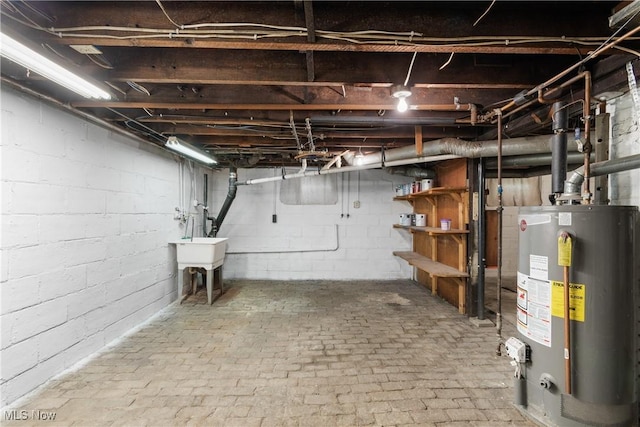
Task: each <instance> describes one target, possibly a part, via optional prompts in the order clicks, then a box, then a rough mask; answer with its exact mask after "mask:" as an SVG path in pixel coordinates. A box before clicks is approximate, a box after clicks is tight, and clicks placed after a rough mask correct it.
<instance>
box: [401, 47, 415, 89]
mask: <svg viewBox="0 0 640 427" xmlns="http://www.w3.org/2000/svg"><path fill="white" fill-rule="evenodd" d="M417 55H418V51H415V52H413V57H412V58H411V64H409V71H407V78H406V79H404V86H406V85H407V84H408V83H409V77H410V76H411V70H412V69H413V63H414V62H415V60H416V56H417Z"/></svg>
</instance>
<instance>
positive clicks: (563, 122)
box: [549, 101, 569, 203]
mask: <svg viewBox="0 0 640 427" xmlns="http://www.w3.org/2000/svg"><path fill="white" fill-rule="evenodd" d="M568 127H569V115H568V114H567V109H566V103H565V102H563V101H558V102H554V104H553V125H552V129H553V147H552V149H551V193H552V194H551V195H550V196H549V197H550V198H551V199H552V203H555V199H556V197H557V196H559V195H560V194H562V190H563V188H564V180H565V179H566V178H567V128H568Z"/></svg>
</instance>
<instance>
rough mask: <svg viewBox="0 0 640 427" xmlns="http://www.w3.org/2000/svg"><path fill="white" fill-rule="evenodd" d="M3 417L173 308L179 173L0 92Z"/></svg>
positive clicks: (141, 147)
mask: <svg viewBox="0 0 640 427" xmlns="http://www.w3.org/2000/svg"><path fill="white" fill-rule="evenodd" d="M1 95H2V104H1V107H2V115H1V118H2V141H1V146H0V156H1V165H2V193H1V196H2V229H1V233H0V236H1V253H0V257H1V280H0V299H1V301H2V302H1V315H0V322H1V326H0V328H1V333H2V335H1V350H2V351H1V359H2V360H1V362H0V367H1V380H0V381H1V393H0V394H1V396H2V401H1V402H0V406H3V405H5V404H7V403H9V402H11V401H13V400H15V399H16V398H18V397H20V396H22V395H24V394H25V393H27V392H29V391H31V390H33V389H34V388H35V387H37V386H38V385H40V384H42V383H43V382H45V381H46V380H47V379H49V378H51V377H52V376H54V375H55V374H57V373H59V372H61V371H63V370H64V369H66V368H68V367H70V366H72V365H73V364H75V363H76V362H77V361H79V360H80V359H82V358H84V357H85V356H87V355H89V354H91V353H93V352H95V351H97V350H99V349H100V348H102V347H103V346H104V345H106V344H108V343H109V342H110V341H112V340H114V339H116V338H118V337H120V336H121V335H122V334H123V333H125V332H126V331H127V330H129V329H130V328H132V327H134V326H136V325H138V324H139V323H141V322H142V321H144V320H145V319H147V318H148V317H150V316H151V315H153V314H154V313H156V312H157V311H158V310H159V309H161V308H162V307H164V306H166V305H167V304H168V303H170V302H171V301H172V300H174V299H175V298H176V295H177V293H176V284H175V259H174V258H173V257H175V250H173V251H172V249H171V248H170V247H169V246H168V244H167V242H168V240H169V238H170V237H172V236H178V235H179V234H180V233H181V230H180V228H179V226H178V222H177V221H175V220H173V211H174V208H175V206H176V203H177V201H178V196H177V194H178V166H177V162H176V161H175V160H174V158H173V156H171V155H168V154H166V153H164V152H162V151H161V150H158V149H155V148H153V147H150V146H149V145H148V144H144V143H139V142H136V141H134V140H132V139H129V138H125V137H123V136H121V135H119V134H114V133H112V132H110V131H108V130H106V129H104V128H102V127H98V126H96V125H94V124H91V123H88V122H86V121H84V120H82V119H80V118H78V117H76V116H74V115H71V114H70V113H67V112H64V111H62V110H59V109H57V108H53V107H51V106H49V105H47V104H45V103H42V102H39V101H36V100H34V99H33V98H30V97H27V96H25V95H22V94H18V93H16V92H13V91H11V90H8V89H6V88H4V87H3V88H2V92H1Z"/></svg>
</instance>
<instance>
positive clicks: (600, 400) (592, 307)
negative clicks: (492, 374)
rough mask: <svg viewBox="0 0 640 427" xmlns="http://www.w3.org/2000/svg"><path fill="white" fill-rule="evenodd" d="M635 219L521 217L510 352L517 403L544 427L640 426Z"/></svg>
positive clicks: (628, 210) (630, 210) (529, 212)
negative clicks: (514, 314)
mask: <svg viewBox="0 0 640 427" xmlns="http://www.w3.org/2000/svg"><path fill="white" fill-rule="evenodd" d="M639 219H640V218H639V215H638V208H637V207H636V206H600V205H557V206H543V207H524V208H521V209H520V211H519V216H518V223H519V229H520V231H519V241H520V250H519V259H518V273H517V309H516V310H517V329H518V336H517V337H512V338H509V340H507V342H506V349H507V353H508V355H509V356H510V357H511V358H512V362H511V363H512V365H513V366H514V367H515V403H516V404H517V405H519V407H520V408H521V409H522V410H523V411H525V412H526V413H527V414H528V415H530V416H531V417H532V418H534V419H536V420H538V421H540V422H542V423H544V424H546V425H551V426H554V425H556V426H571V427H573V426H590V425H599V426H634V425H638V396H637V395H638V330H639V328H638V327H637V324H638V323H637V322H638V317H637V316H638V304H639V303H640V300H639V299H638V297H637V292H638V289H639V287H640V283H639V282H640V272H639V265H640V259H639V258H640V250H639V248H638V247H637V246H636V245H638V243H637V242H638V234H639V232H640V230H639V229H640V226H639V225H638V221H639ZM567 314H568V316H567ZM567 317H568V320H566V321H565V319H566V318H567Z"/></svg>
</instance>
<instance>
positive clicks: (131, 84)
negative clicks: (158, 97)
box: [127, 80, 151, 96]
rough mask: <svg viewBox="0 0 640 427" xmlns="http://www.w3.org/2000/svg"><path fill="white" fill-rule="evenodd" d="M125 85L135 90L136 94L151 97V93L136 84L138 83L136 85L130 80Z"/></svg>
mask: <svg viewBox="0 0 640 427" xmlns="http://www.w3.org/2000/svg"><path fill="white" fill-rule="evenodd" d="M127 84H128V85H129V86H131V88H132V89H133V90H135V91H137V92H140V93H144V94H145V95H148V96H151V93H150V92H149V91H148V90H147V88H146V87H144V86H142V85H141V84H138V83H136V82H134V81H131V80H127Z"/></svg>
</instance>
